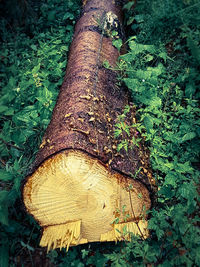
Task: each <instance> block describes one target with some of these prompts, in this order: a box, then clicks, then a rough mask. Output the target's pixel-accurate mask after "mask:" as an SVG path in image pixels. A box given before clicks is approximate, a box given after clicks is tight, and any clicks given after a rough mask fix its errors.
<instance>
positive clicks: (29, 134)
mask: <svg viewBox="0 0 200 267" xmlns="http://www.w3.org/2000/svg"><path fill="white" fill-rule="evenodd" d="M3 4H5V1H0V6H1V8H2V9H1V10H3V12H1V13H0V15H1V18H0V19H1V20H0V34H1V37H0V38H1V44H0V82H1V92H0V94H1V98H0V123H1V126H0V127H1V133H0V153H1V161H0V165H1V169H0V223H1V224H0V266H2V267H6V266H18V265H19V266H23V261H24V259H25V254H27V255H28V257H30V262H31V261H32V266H35V265H34V262H33V260H32V257H33V255H34V253H35V252H36V250H37V248H38V244H39V238H40V227H39V226H38V225H37V224H36V223H35V221H34V220H33V219H32V218H31V217H30V216H29V215H27V214H26V212H25V210H24V208H23V205H22V202H21V192H20V184H21V181H22V180H23V178H24V177H25V175H26V173H27V170H28V168H29V166H30V164H31V163H32V161H33V159H34V156H35V154H36V152H37V148H38V147H39V144H40V142H41V138H42V135H43V133H44V130H45V128H46V127H47V125H48V123H49V120H50V117H51V113H52V110H53V107H54V105H55V101H56V97H57V95H58V91H59V88H60V86H61V84H62V81H63V77H64V72H65V67H66V63H67V62H66V59H67V53H68V49H69V45H70V42H71V38H72V35H73V27H74V24H75V21H76V19H77V17H78V15H79V10H80V2H79V1H78V0H77V1H70V0H69V1H64V0H46V1H45V0H43V1H12V0H9V1H6V5H4V6H3ZM9 4H10V5H9ZM133 4H134V2H133V1H129V2H128V3H127V4H126V5H125V6H124V11H125V24H126V25H127V32H128V41H127V46H128V52H127V53H126V54H125V55H123V56H121V57H120V58H119V62H118V70H119V72H120V77H119V82H120V83H122V84H125V85H126V86H127V87H128V88H129V90H130V92H131V94H132V99H133V102H134V104H135V105H136V108H137V119H138V122H137V124H136V125H135V127H136V128H137V129H138V132H140V134H141V135H142V136H143V138H145V143H146V145H147V146H148V147H149V150H150V153H151V166H152V169H153V176H154V177H155V179H156V182H157V185H158V192H157V196H156V203H155V206H154V208H153V209H152V210H151V211H150V213H149V216H150V220H149V229H150V230H151V237H150V238H148V239H147V240H145V241H142V240H141V239H140V238H139V237H133V239H132V242H121V243H119V244H117V245H115V244H113V243H106V244H98V243H97V244H87V245H82V246H78V247H75V248H71V249H70V250H69V252H68V253H67V254H66V253H65V251H64V250H63V251H58V250H55V251H51V252H50V253H49V254H48V255H47V257H48V258H49V260H50V261H51V262H52V263H54V264H55V265H56V266H61V267H62V266H79V267H82V266H99V267H100V266H160V267H161V266H164V267H165V266H166V267H169V266H200V233H199V232H200V231H199V228H198V226H199V214H198V208H199V206H198V205H199V202H198V201H199V194H198V188H199V162H198V153H199V149H200V144H199V136H200V128H199V125H200V119H199V111H200V109H199V103H198V99H199V94H200V93H199V90H198V89H199V87H200V76H199V71H200V39H199V36H200V3H199V1H198V0H180V1H175V0H167V1H166V0H155V1H150V0H146V1H139V0H138V1H137V5H136V8H135V9H134V10H133V9H132V6H133ZM11 5H12V9H11V8H9V6H11ZM13 12H14V13H13ZM122 113H123V111H122ZM118 130H119V129H118ZM123 144H127V143H126V140H124V142H123ZM136 145H137V142H136ZM122 147H123V145H122V146H121V148H120V149H122ZM126 149H128V147H126ZM41 266H42V265H41Z"/></svg>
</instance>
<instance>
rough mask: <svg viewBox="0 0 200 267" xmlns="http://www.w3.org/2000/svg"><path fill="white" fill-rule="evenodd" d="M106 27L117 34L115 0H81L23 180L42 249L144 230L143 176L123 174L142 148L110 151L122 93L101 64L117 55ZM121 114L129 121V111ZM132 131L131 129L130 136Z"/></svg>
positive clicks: (146, 190)
mask: <svg viewBox="0 0 200 267" xmlns="http://www.w3.org/2000/svg"><path fill="white" fill-rule="evenodd" d="M113 30H115V31H117V32H118V37H115V38H119V37H120V38H121V34H122V32H123V30H122V8H121V6H120V5H119V4H117V1H116V3H114V1H112V0H110V1H108V0H90V1H84V4H83V12H82V16H81V18H80V19H79V21H78V22H77V24H76V27H75V33H74V37H73V41H72V44H71V48H70V54H69V59H68V66H67V70H66V75H65V78H64V82H63V85H62V87H61V90H60V94H59V97H58V100H57V104H56V106H55V108H54V111H53V115H52V119H51V122H50V124H49V126H48V128H47V130H46V132H45V135H44V138H43V142H42V144H41V146H40V150H39V152H38V154H37V157H36V161H35V165H34V169H33V170H32V174H31V175H29V176H28V177H27V179H26V182H25V185H24V187H23V199H24V203H25V206H26V209H27V211H28V212H29V213H30V214H32V215H33V216H34V218H35V219H36V220H37V221H38V222H39V224H40V225H41V226H42V227H43V235H42V239H41V242H40V245H41V246H48V249H52V248H58V247H60V248H62V247H66V248H67V249H68V248H69V246H71V245H78V244H83V243H87V242H96V241H118V240H124V239H130V232H132V233H133V234H138V235H140V236H142V238H146V237H147V236H148V231H147V219H146V218H147V216H146V212H145V211H146V210H148V209H149V208H150V207H151V199H150V191H151V189H150V188H151V181H149V177H148V175H147V174H142V173H141V174H140V175H139V177H138V179H137V180H136V179H131V178H130V175H131V174H132V175H134V174H135V173H137V171H138V169H139V168H140V167H142V166H143V164H144V161H148V159H147V156H146V155H145V152H144V151H142V150H141V149H140V148H137V147H136V146H135V147H134V149H129V150H128V152H126V151H125V150H124V151H123V150H121V151H120V153H118V152H117V145H118V144H119V143H120V142H121V141H122V138H123V137H122V136H119V137H118V138H114V130H115V124H116V123H117V122H118V116H119V115H120V114H122V112H123V110H124V108H125V106H126V105H128V104H129V95H128V92H127V91H126V90H124V89H122V88H118V86H117V85H116V84H117V73H116V71H114V70H110V69H106V68H104V67H103V62H104V61H105V60H106V61H108V62H109V65H110V66H111V67H112V68H114V67H115V66H116V62H117V58H118V56H119V53H118V50H117V49H116V48H115V47H114V46H113V45H112V38H111V35H110V33H111V32H112V31H113ZM126 115H127V116H126V119H125V123H126V124H127V125H132V124H133V122H134V120H135V119H134V111H133V110H130V111H129V112H128V113H127V114H126ZM133 136H136V132H135V131H134V130H133V131H132V132H130V135H129V136H127V138H128V139H129V141H130V142H131V140H132V138H133ZM149 176H150V175H149ZM125 228H126V232H125Z"/></svg>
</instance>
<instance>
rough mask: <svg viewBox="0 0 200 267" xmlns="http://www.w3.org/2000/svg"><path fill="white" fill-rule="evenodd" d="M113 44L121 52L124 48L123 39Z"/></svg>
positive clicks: (114, 41)
mask: <svg viewBox="0 0 200 267" xmlns="http://www.w3.org/2000/svg"><path fill="white" fill-rule="evenodd" d="M112 44H113V46H114V47H116V48H117V50H118V51H120V49H121V47H122V40H121V39H117V40H113V41H112Z"/></svg>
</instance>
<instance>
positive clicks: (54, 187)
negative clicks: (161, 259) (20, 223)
mask: <svg viewBox="0 0 200 267" xmlns="http://www.w3.org/2000/svg"><path fill="white" fill-rule="evenodd" d="M23 198H24V203H25V206H26V208H27V210H28V212H29V213H30V214H32V215H33V216H34V218H35V219H36V220H37V221H38V222H39V224H40V225H41V226H42V227H43V236H42V239H41V242H40V245H41V246H47V247H48V250H49V249H54V248H62V247H64V248H66V249H67V250H68V248H69V246H73V245H78V244H83V243H87V242H99V241H101V242H103V241H118V240H119V241H120V240H124V239H126V240H130V232H132V233H133V234H134V235H141V236H142V237H143V238H146V237H147V236H148V231H147V221H146V213H145V211H146V210H148V209H149V208H150V206H151V201H150V197H149V192H148V190H147V188H146V187H145V186H144V185H143V184H142V183H140V182H139V181H136V180H133V179H130V178H127V177H124V176H123V175H121V174H118V173H113V172H112V171H111V170H109V167H108V166H106V165H103V164H102V163H101V162H100V161H99V160H98V159H94V158H92V157H90V156H89V155H87V154H86V153H83V152H81V151H74V150H66V151H63V152H61V153H58V154H56V155H54V156H52V157H51V158H49V159H47V160H46V161H45V162H44V163H43V164H42V165H41V166H40V167H39V168H38V169H37V170H36V171H35V172H34V173H33V174H32V175H31V176H29V177H28V179H27V182H26V184H25V186H24V190H23Z"/></svg>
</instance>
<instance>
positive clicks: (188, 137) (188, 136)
mask: <svg viewBox="0 0 200 267" xmlns="http://www.w3.org/2000/svg"><path fill="white" fill-rule="evenodd" d="M195 137H196V133H195V132H189V133H186V134H185V135H184V136H183V137H182V138H181V139H180V141H179V143H180V144H182V143H184V142H186V141H190V140H192V139H194V138H195Z"/></svg>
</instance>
